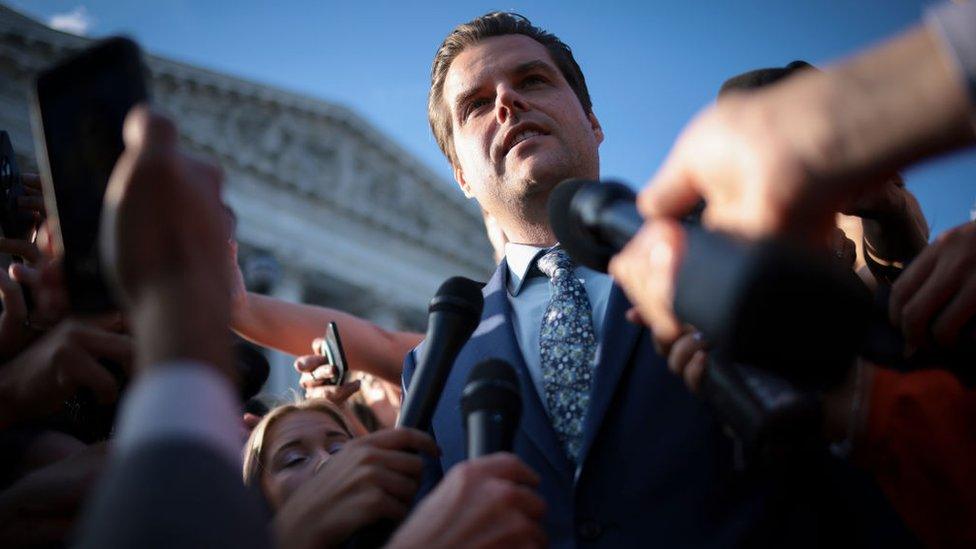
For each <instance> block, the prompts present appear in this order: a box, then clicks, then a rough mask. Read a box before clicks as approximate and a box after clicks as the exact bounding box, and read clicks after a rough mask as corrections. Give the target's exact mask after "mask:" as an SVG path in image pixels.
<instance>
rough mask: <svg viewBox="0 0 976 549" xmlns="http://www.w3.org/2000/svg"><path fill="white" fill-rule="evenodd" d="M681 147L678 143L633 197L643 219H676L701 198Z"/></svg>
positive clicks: (688, 210)
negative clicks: (639, 191)
mask: <svg viewBox="0 0 976 549" xmlns="http://www.w3.org/2000/svg"><path fill="white" fill-rule="evenodd" d="M681 150H682V149H681V145H680V142H679V144H678V145H677V146H675V148H674V149H672V150H671V153H670V154H669V155H668V158H667V159H666V160H665V161H664V164H663V165H662V166H661V168H660V169H659V170H658V172H657V174H655V175H654V177H652V178H651V180H650V182H649V183H648V184H647V187H645V188H644V190H643V191H641V193H640V194H639V195H638V196H637V208H638V209H639V210H640V212H641V213H642V214H643V215H644V217H645V218H650V219H655V218H663V217H670V218H675V219H676V218H679V217H681V216H683V215H685V214H687V213H688V212H690V211H691V210H692V209H694V207H695V205H696V204H698V201H699V200H701V199H702V195H701V193H700V192H699V191H698V190H697V189H696V188H695V185H694V180H693V178H692V175H691V171H690V169H689V166H688V164H687V162H686V160H685V158H684V156H683V154H682V153H681Z"/></svg>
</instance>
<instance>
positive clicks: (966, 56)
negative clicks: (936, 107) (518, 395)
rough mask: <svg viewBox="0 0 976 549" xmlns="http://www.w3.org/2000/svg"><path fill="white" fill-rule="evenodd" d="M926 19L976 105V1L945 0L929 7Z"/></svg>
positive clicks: (971, 101)
mask: <svg viewBox="0 0 976 549" xmlns="http://www.w3.org/2000/svg"><path fill="white" fill-rule="evenodd" d="M925 19H926V23H927V25H928V27H929V29H931V30H932V31H933V32H934V33H935V34H936V35H937V36H938V37H940V38H941V42H942V47H943V51H945V52H946V54H947V55H948V57H949V58H950V59H951V60H952V62H953V65H954V66H955V69H956V72H957V74H958V75H959V79H960V81H961V82H963V84H964V85H965V86H966V88H967V89H968V90H969V100H970V105H976V2H972V1H971V2H966V3H963V4H955V3H950V2H946V3H943V4H941V5H938V6H935V7H933V8H931V9H929V10H928V12H927V13H926V18H925Z"/></svg>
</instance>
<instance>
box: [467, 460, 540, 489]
mask: <svg viewBox="0 0 976 549" xmlns="http://www.w3.org/2000/svg"><path fill="white" fill-rule="evenodd" d="M467 463H468V464H469V467H473V468H475V469H476V471H477V474H479V475H485V476H491V477H495V478H501V479H505V480H509V481H511V482H514V483H517V484H523V485H525V486H538V485H539V475H538V474H536V472H535V471H533V470H532V469H530V468H529V466H528V465H526V464H524V463H522V460H520V459H519V458H517V457H515V455H513V454H510V453H507V452H498V453H494V454H491V455H488V456H484V457H480V458H477V459H473V460H469V461H468V462H467Z"/></svg>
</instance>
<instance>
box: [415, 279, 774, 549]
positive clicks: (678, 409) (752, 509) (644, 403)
mask: <svg viewBox="0 0 976 549" xmlns="http://www.w3.org/2000/svg"><path fill="white" fill-rule="evenodd" d="M507 277H508V267H507V265H506V263H505V262H504V261H503V262H502V264H501V265H500V266H499V268H498V269H497V271H496V272H495V274H494V275H493V276H492V278H491V280H490V281H489V282H488V283H487V284H486V285H485V287H484V290H483V293H484V296H485V306H484V311H483V314H482V319H481V323H480V325H479V326H478V328H477V329H476V330H475V332H474V334H473V335H472V337H471V339H470V340H469V341H468V343H467V344H466V345H465V346H464V348H463V349H462V350H461V352H460V355H459V356H458V358H457V361H456V362H455V364H454V368H453V370H452V371H451V374H450V376H449V377H448V379H447V382H446V385H445V387H444V391H443V393H442V396H441V399H440V402H439V404H438V406H437V408H436V410H435V412H434V415H433V418H432V421H431V432H432V434H433V436H434V438H435V439H436V440H437V443H438V444H439V445H440V447H441V449H442V451H443V454H442V455H441V458H440V460H437V461H435V460H429V463H428V469H429V471H428V473H427V474H426V475H425V476H426V478H425V482H424V483H423V488H421V495H423V494H424V493H426V491H429V490H430V489H431V487H432V486H433V485H434V484H435V483H436V482H437V481H438V480H439V477H440V475H442V474H443V472H444V471H447V470H448V469H450V468H451V467H452V466H453V465H454V464H456V463H458V462H460V461H463V460H464V459H465V458H466V437H465V432H464V427H463V425H462V415H461V410H460V404H459V401H460V396H461V391H462V389H463V387H464V383H465V381H466V380H467V377H468V374H469V372H470V371H471V368H472V367H473V366H474V365H475V364H477V363H478V362H480V361H482V360H484V359H487V358H501V359H504V360H506V361H508V362H509V363H510V364H512V366H513V367H514V368H515V371H516V372H517V373H518V376H519V381H520V384H521V392H522V419H521V423H520V426H519V429H518V431H517V433H516V436H515V447H514V450H515V453H516V454H518V456H519V457H520V458H521V459H522V460H523V461H524V462H525V463H526V464H528V465H529V466H530V467H531V468H532V469H534V470H535V471H536V472H537V473H538V474H539V475H540V477H541V478H542V482H541V486H540V488H539V490H540V492H541V494H542V496H543V497H544V499H545V500H546V503H547V505H548V510H547V514H546V517H545V527H546V531H547V534H548V536H549V541H550V543H551V545H552V546H553V547H574V546H589V545H591V544H592V545H595V546H604V547H634V546H645V545H649V544H653V545H658V546H661V547H702V546H720V547H729V546H737V545H744V544H747V545H757V544H758V545H773V544H777V543H776V541H775V539H776V538H777V537H778V535H777V534H775V533H773V532H772V531H771V530H770V528H769V527H768V525H769V524H771V523H779V522H781V521H778V520H775V519H771V518H770V516H769V513H768V512H767V511H768V510H769V508H770V507H771V505H770V502H772V501H776V500H779V501H781V498H779V497H771V492H772V490H773V488H772V487H771V484H770V483H764V482H761V481H748V482H743V481H742V479H741V478H739V477H737V475H735V474H734V473H733V469H732V444H731V442H730V441H729V440H728V438H727V437H725V436H723V435H722V434H721V431H720V427H719V425H718V424H717V423H716V422H715V421H714V420H713V418H712V416H711V415H710V413H709V412H708V410H706V408H705V407H704V406H703V405H702V404H701V402H700V401H699V400H698V399H696V398H695V397H694V396H693V395H692V394H690V393H689V391H688V390H687V389H686V388H685V387H684V385H683V383H682V382H681V380H680V379H679V378H678V377H677V376H674V375H672V374H671V373H670V372H669V371H668V370H667V367H666V363H665V360H664V359H663V358H662V357H660V356H659V355H658V354H657V353H656V352H655V351H654V347H653V344H652V342H651V339H650V335H649V332H648V331H647V330H646V329H644V328H641V327H638V326H635V325H633V324H631V323H629V322H627V320H626V319H625V318H624V313H625V312H626V310H627V309H628V308H629V307H630V304H629V303H628V302H627V300H626V298H625V296H624V295H623V293H622V291H621V290H620V288H618V287H616V286H614V288H613V290H612V293H611V296H610V300H609V303H608V305H607V312H606V317H605V323H604V329H603V334H604V338H603V339H604V340H603V341H601V342H599V347H598V350H597V353H598V362H597V368H596V376H595V380H594V383H593V387H592V391H593V393H592V396H591V399H590V406H589V410H588V411H587V416H586V419H585V428H584V434H583V439H584V440H583V446H582V451H581V459H580V463H579V465H577V466H574V464H572V463H571V462H570V461H569V460H568V458H567V457H566V456H565V452H564V451H563V449H562V447H561V446H560V443H559V441H558V439H557V437H556V433H555V431H554V430H553V428H552V426H551V424H550V421H549V417H548V415H547V413H546V410H545V408H544V407H543V405H542V402H541V401H540V398H539V395H538V393H537V391H536V389H535V385H534V384H533V383H532V380H531V378H530V375H529V372H528V370H527V369H526V366H525V363H524V360H523V358H522V353H521V351H520V350H519V349H518V345H517V342H516V339H515V334H514V332H513V329H512V324H511V317H512V312H511V304H510V303H509V301H508V297H507V290H506V280H507ZM421 345H422V344H421ZM416 357H417V350H416V349H415V350H414V351H413V352H411V353H410V354H409V355H408V356H407V358H406V363H405V365H404V370H403V376H404V386H405V387H409V382H410V379H411V377H412V375H413V372H414V369H415V367H416ZM777 505H778V504H777ZM779 541H780V542H782V541H784V540H783V539H782V538H780V539H779Z"/></svg>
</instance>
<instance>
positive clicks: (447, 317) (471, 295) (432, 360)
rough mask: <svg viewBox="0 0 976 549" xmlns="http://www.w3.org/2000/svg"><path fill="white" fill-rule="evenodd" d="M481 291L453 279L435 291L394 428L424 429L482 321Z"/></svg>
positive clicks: (458, 278)
mask: <svg viewBox="0 0 976 549" xmlns="http://www.w3.org/2000/svg"><path fill="white" fill-rule="evenodd" d="M481 287H482V284H481V283H479V282H475V281H474V280H470V279H468V278H464V277H461V276H455V277H453V278H449V279H447V280H446V281H445V282H444V283H443V284H441V287H440V288H438V289H437V294H435V295H434V299H432V300H431V301H430V307H429V309H428V310H429V312H430V314H429V316H428V317H427V335H426V337H425V338H424V343H423V348H422V349H421V351H420V356H419V357H418V359H417V369H416V371H415V372H414V374H413V379H412V381H411V382H410V387H408V388H407V393H406V395H404V399H403V406H402V407H401V408H400V417H399V418H398V419H397V427H412V428H414V429H421V430H424V429H426V428H427V425H428V424H429V423H430V418H431V416H432V415H433V413H434V408H436V407H437V403H438V401H439V400H440V397H441V391H443V389H444V383H445V381H447V376H448V374H450V373H451V367H452V366H453V365H454V360H455V359H456V358H457V355H458V353H459V352H460V351H461V347H463V346H464V344H465V343H466V342H467V341H468V338H470V337H471V334H472V333H474V329H475V328H477V327H478V323H479V322H480V321H481V310H482V309H483V308H484V304H485V299H484V296H482V295H481Z"/></svg>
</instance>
